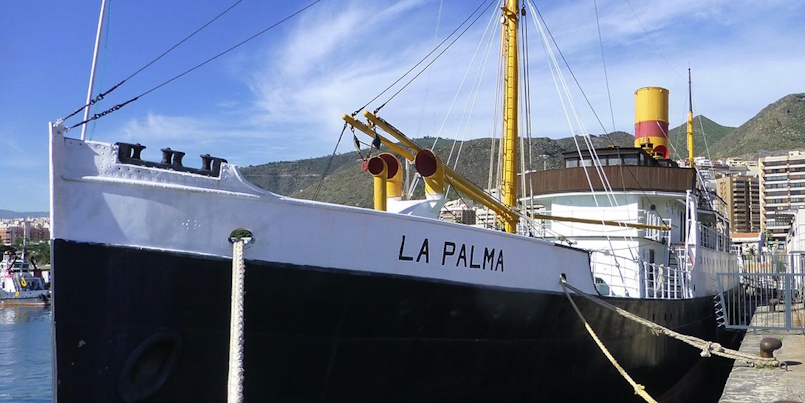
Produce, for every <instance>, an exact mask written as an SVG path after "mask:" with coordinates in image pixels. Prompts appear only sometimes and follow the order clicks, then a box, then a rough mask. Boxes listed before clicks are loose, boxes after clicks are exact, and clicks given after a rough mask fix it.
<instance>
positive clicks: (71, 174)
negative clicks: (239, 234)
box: [51, 130, 595, 292]
mask: <svg viewBox="0 0 805 403" xmlns="http://www.w3.org/2000/svg"><path fill="white" fill-rule="evenodd" d="M51 135H52V138H51V141H52V147H53V154H54V158H53V164H55V165H56V166H54V167H53V170H54V172H58V173H60V174H59V175H57V176H55V177H54V178H53V182H54V183H53V197H54V200H56V201H57V203H55V204H54V206H53V209H52V212H53V215H54V228H53V237H54V238H55V239H64V240H71V241H78V242H90V243H104V244H111V245H116V246H130V247H139V248H148V249H159V250H172V251H182V252H186V253H191V254H200V255H214V256H221V257H227V258H229V257H230V255H231V245H230V244H229V242H228V237H229V234H230V233H231V232H232V231H233V230H234V229H237V228H246V229H249V230H251V231H252V233H253V234H254V239H255V242H254V244H253V245H251V246H250V247H249V248H247V251H246V259H248V260H260V261H266V262H279V263H289V264H294V265H301V266H311V267H316V268H325V269H328V270H329V269H332V270H338V269H343V270H353V271H362V272H367V273H384V274H393V275H400V276H414V277H419V278H424V279H432V280H441V281H451V282H460V283H470V284H478V285H483V286H492V287H504V288H515V289H531V290H541V291H552V292H561V287H560V284H559V280H558V279H559V275H560V273H565V274H566V275H567V277H568V279H569V281H571V282H573V284H574V285H576V286H577V287H580V288H582V289H584V290H585V291H586V292H595V288H594V285H593V281H592V276H591V274H590V264H589V257H588V253H587V251H585V250H581V249H574V248H568V247H562V246H557V245H555V244H553V243H551V242H547V241H543V240H538V239H534V238H526V237H522V236H518V235H510V234H506V233H503V232H499V231H491V230H484V229H480V228H475V227H470V226H466V225H461V224H453V223H446V222H441V221H438V220H433V219H427V218H421V217H415V216H409V215H399V214H394V213H387V212H379V211H373V210H367V209H360V208H353V207H346V206H340V205H331V204H325V203H318V202H312V201H302V200H295V199H291V198H286V197H281V196H278V195H275V194H273V193H270V192H267V191H265V190H262V189H259V188H257V187H255V186H254V185H251V184H250V183H248V182H246V181H245V180H244V179H243V177H242V176H241V175H240V173H239V171H238V169H237V167H236V166H234V165H230V164H227V163H224V164H223V165H222V167H221V174H220V177H219V178H213V177H206V176H201V175H197V174H193V173H187V172H179V171H173V170H167V169H162V168H152V167H145V166H139V165H132V164H123V163H120V162H119V161H118V147H117V146H116V145H111V144H105V143H100V142H94V141H81V140H75V139H70V138H66V137H64V136H63V135H61V134H60V133H58V131H56V130H52V131H51Z"/></svg>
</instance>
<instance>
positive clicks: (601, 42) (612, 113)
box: [593, 0, 615, 132]
mask: <svg viewBox="0 0 805 403" xmlns="http://www.w3.org/2000/svg"><path fill="white" fill-rule="evenodd" d="M593 7H594V8H595V25H596V26H597V27H598V44H599V46H600V48H601V64H603V65H604V82H605V83H606V86H607V100H609V116H610V117H611V118H612V131H613V132H614V131H615V111H614V110H613V109H612V93H611V92H610V89H609V74H607V59H606V58H605V57H604V39H603V36H602V35H601V22H600V20H599V18H598V3H597V2H596V0H593ZM604 131H606V130H604Z"/></svg>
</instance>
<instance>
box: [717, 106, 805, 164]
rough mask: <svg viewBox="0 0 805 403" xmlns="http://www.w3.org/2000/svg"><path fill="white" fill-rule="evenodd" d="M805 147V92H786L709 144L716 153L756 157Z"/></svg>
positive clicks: (723, 155)
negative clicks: (715, 141) (761, 154)
mask: <svg viewBox="0 0 805 403" xmlns="http://www.w3.org/2000/svg"><path fill="white" fill-rule="evenodd" d="M804 147H805V94H791V95H787V96H785V97H783V98H781V99H780V100H778V101H777V102H774V103H773V104H771V105H769V106H767V107H765V108H763V110H761V111H760V113H758V114H757V115H755V117H753V118H752V119H749V121H748V122H746V123H744V124H742V125H741V126H740V127H738V128H737V129H735V130H734V131H733V132H732V133H730V135H729V136H725V137H724V138H722V139H721V140H719V141H718V142H717V143H716V144H713V145H712V146H711V147H710V152H711V153H712V155H713V156H714V157H728V156H729V157H733V156H747V157H757V156H758V152H761V153H762V152H767V153H774V152H782V151H788V150H795V149H800V148H804Z"/></svg>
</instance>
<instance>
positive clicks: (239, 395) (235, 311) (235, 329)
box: [226, 238, 246, 403]
mask: <svg viewBox="0 0 805 403" xmlns="http://www.w3.org/2000/svg"><path fill="white" fill-rule="evenodd" d="M231 241H232V304H231V319H230V322H229V376H228V379H227V387H226V391H227V402H228V403H240V402H242V401H243V279H244V277H245V274H246V264H245V263H244V261H243V245H244V244H245V243H246V240H245V239H242V238H232V239H231Z"/></svg>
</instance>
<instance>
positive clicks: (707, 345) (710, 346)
mask: <svg viewBox="0 0 805 403" xmlns="http://www.w3.org/2000/svg"><path fill="white" fill-rule="evenodd" d="M559 282H560V283H561V284H562V289H563V290H564V292H565V294H566V295H567V296H568V298H570V294H569V293H568V292H567V289H568V288H569V289H571V290H573V292H575V293H576V294H577V295H579V296H582V297H584V298H586V299H588V300H590V301H592V302H594V303H596V304H598V305H600V306H602V307H604V308H606V309H609V310H611V311H614V312H616V313H617V314H619V315H621V316H623V317H625V318H627V319H631V320H633V321H635V322H637V323H639V324H641V325H643V326H646V327H648V328H650V329H651V332H652V333H654V334H656V335H660V334H664V335H666V336H669V337H673V338H675V339H677V340H679V341H682V342H685V343H687V344H690V345H691V346H693V347H696V348H698V349H700V350H702V352H701V353H700V355H701V356H702V357H710V356H711V354H715V355H718V356H721V357H725V358H729V359H733V360H743V361H745V362H747V363H748V364H751V365H755V366H761V367H766V366H779V364H780V363H779V361H777V359H776V358H773V357H772V358H763V357H759V356H756V355H752V354H746V353H742V352H740V351H736V350H732V349H729V348H726V347H723V346H721V345H720V344H718V343H714V342H711V341H706V340H702V339H700V338H698V337H694V336H688V335H685V334H682V333H678V332H675V331H673V330H671V329H668V328H667V327H663V326H660V325H658V324H656V323H654V322H652V321H650V320H648V319H643V318H641V317H640V316H637V315H635V314H633V313H630V312H628V311H626V310H624V309H621V308H618V307H616V306H614V305H612V304H609V303H607V302H605V301H602V300H600V299H598V298H595V297H593V296H591V295H589V294H587V293H585V292H584V291H581V290H579V289H578V288H576V287H573V286H572V285H570V284H568V283H567V281H566V280H565V279H564V278H561V277H560V280H559ZM572 302H573V300H572V299H571V303H572ZM574 307H575V304H574Z"/></svg>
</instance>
